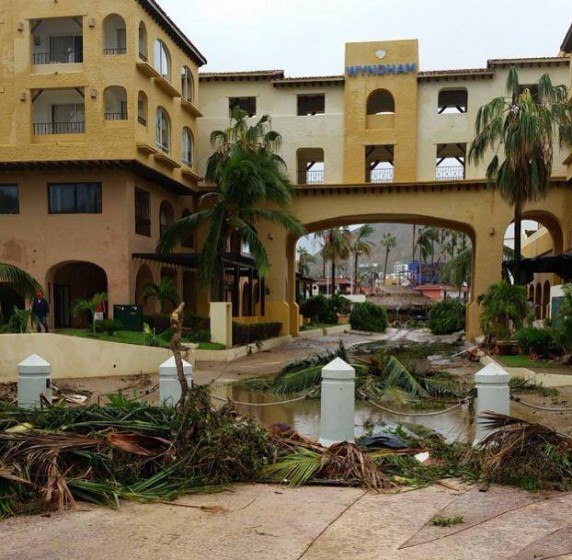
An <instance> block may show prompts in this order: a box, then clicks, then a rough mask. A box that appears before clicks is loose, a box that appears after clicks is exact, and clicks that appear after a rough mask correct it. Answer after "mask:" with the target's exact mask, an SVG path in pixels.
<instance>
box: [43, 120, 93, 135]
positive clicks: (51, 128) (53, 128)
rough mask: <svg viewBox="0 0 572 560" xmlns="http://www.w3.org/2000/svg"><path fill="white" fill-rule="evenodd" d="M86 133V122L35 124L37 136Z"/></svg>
mask: <svg viewBox="0 0 572 560" xmlns="http://www.w3.org/2000/svg"><path fill="white" fill-rule="evenodd" d="M84 132H85V122H84V121H78V122H50V123H34V135H35V136H45V135H47V134H82V133H84Z"/></svg>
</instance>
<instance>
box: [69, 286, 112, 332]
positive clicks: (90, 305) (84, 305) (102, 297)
mask: <svg viewBox="0 0 572 560" xmlns="http://www.w3.org/2000/svg"><path fill="white" fill-rule="evenodd" d="M105 301H107V294H106V293H105V292H99V293H98V294H94V295H93V297H92V298H91V299H80V300H78V301H76V302H75V304H74V306H73V310H72V313H73V315H74V317H79V316H80V315H81V314H82V313H85V312H86V311H89V312H90V313H91V328H92V332H93V334H95V312H96V311H97V310H98V309H99V308H100V306H102V305H103V302H105Z"/></svg>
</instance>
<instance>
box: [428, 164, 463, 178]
mask: <svg viewBox="0 0 572 560" xmlns="http://www.w3.org/2000/svg"><path fill="white" fill-rule="evenodd" d="M464 178H465V168H464V166H462V165H443V166H441V167H437V168H435V179H437V181H459V180H461V179H464Z"/></svg>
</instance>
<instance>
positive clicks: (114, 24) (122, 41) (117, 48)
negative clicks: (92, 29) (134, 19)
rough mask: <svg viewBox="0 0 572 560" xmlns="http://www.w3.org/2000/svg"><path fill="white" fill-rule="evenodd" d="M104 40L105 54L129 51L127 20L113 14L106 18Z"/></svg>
mask: <svg viewBox="0 0 572 560" xmlns="http://www.w3.org/2000/svg"><path fill="white" fill-rule="evenodd" d="M103 40H104V45H103V52H104V53H105V54H125V53H126V52H127V33H126V31H125V20H124V19H123V18H122V17H121V16H118V15H117V14H113V15H110V16H108V17H106V18H105V21H104V22H103Z"/></svg>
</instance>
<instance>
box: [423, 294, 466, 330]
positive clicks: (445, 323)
mask: <svg viewBox="0 0 572 560" xmlns="http://www.w3.org/2000/svg"><path fill="white" fill-rule="evenodd" d="M428 327H429V328H430V329H431V332H432V333H433V334H451V333H454V332H458V331H461V330H463V329H464V328H465V306H464V305H463V304H462V303H461V302H460V301H457V300H456V299H445V300H443V301H440V302H439V303H437V304H435V305H434V306H433V307H432V308H431V311H429V321H428Z"/></svg>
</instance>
